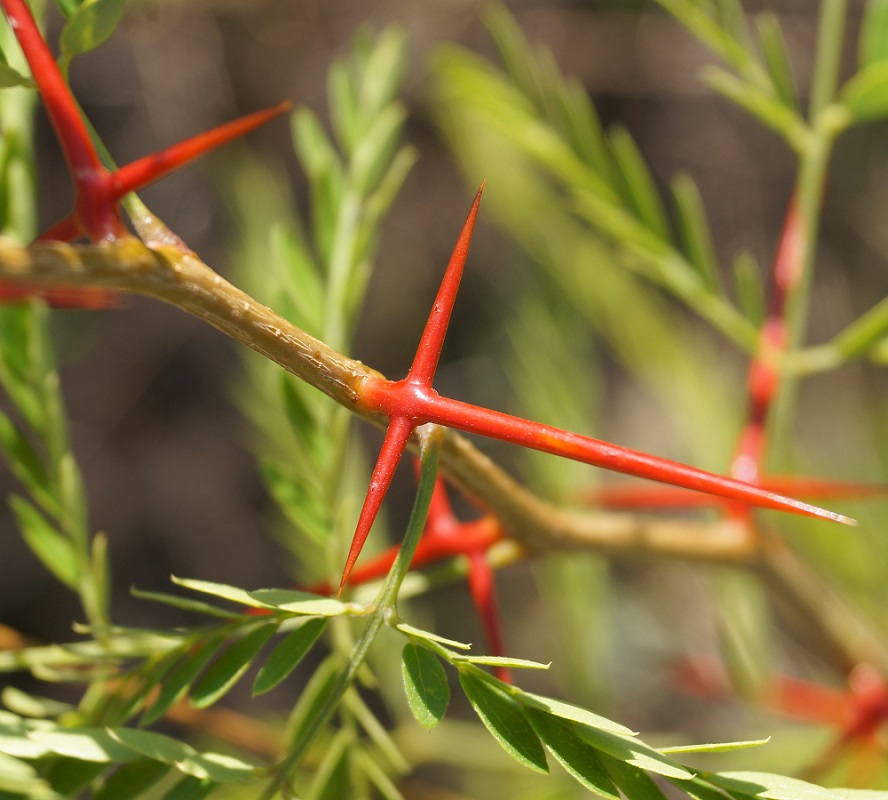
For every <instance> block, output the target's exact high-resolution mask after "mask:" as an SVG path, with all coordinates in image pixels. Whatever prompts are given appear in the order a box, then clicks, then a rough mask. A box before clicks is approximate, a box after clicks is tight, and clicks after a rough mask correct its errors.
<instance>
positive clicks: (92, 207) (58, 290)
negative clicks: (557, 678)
mask: <svg viewBox="0 0 888 800" xmlns="http://www.w3.org/2000/svg"><path fill="white" fill-rule="evenodd" d="M0 5H2V7H3V9H4V11H5V12H6V15H7V17H8V18H9V21H10V24H11V26H12V29H13V31H14V32H15V35H16V37H17V39H18V41H19V44H20V46H21V48H22V51H23V52H24V55H25V57H26V59H27V61H28V63H29V65H30V68H31V73H32V75H33V76H34V81H35V83H36V85H37V87H38V90H39V91H40V94H41V96H42V98H43V102H44V105H45V107H46V110H47V113H48V114H49V118H50V120H51V122H52V124H53V126H54V128H55V131H56V134H57V136H58V138H59V141H60V143H61V146H62V149H63V151H64V155H65V158H66V160H67V163H68V167H69V170H70V172H71V175H72V178H73V181H74V186H75V192H76V199H75V205H74V210H73V211H72V212H71V214H69V215H68V216H67V217H65V218H64V219H63V220H62V221H61V222H58V223H57V224H56V225H54V226H53V227H51V228H50V229H49V230H48V231H46V232H45V233H43V234H42V235H41V236H40V237H39V238H38V241H74V240H76V239H80V238H84V237H85V238H88V239H90V240H92V241H112V240H115V239H119V238H122V237H126V236H129V235H130V234H129V233H128V231H127V229H126V226H125V225H124V222H123V219H122V215H121V211H120V203H121V200H122V199H123V198H124V196H125V195H127V194H128V193H130V192H134V191H137V190H139V189H141V188H143V187H145V186H146V185H147V184H149V183H151V182H153V181H155V180H157V179H158V178H161V177H163V176H165V175H167V174H168V173H169V172H171V171H173V170H175V169H178V168H179V167H181V166H182V165H184V164H185V163H187V162H189V161H191V160H193V159H194V158H196V157H197V156H199V155H201V154H203V153H206V152H208V151H209V150H212V149H214V148H216V147H219V146H220V145H222V144H225V143H227V142H228V141H230V140H232V139H234V138H235V137H238V136H241V135H243V134H245V133H247V132H249V131H251V130H253V129H254V128H256V127H258V126H259V125H261V124H263V123H265V122H267V121H268V120H270V119H272V118H274V117H276V116H278V115H279V114H281V113H283V112H285V111H287V110H288V109H289V108H290V107H291V104H290V103H281V104H279V105H277V106H274V107H272V108H269V109H267V110H264V111H260V112H257V113H254V114H251V115H249V116H246V117H244V118H242V119H240V120H237V121H234V122H231V123H228V124H227V125H223V126H221V127H219V128H216V129H214V130H212V131H209V132H207V133H203V134H200V135H199V136H196V137H193V138H191V139H188V140H186V141H184V142H182V143H180V144H177V145H174V146H172V147H170V148H167V149H165V150H162V151H161V152H159V153H156V154H154V155H151V156H147V157H145V158H141V159H139V160H138V161H135V162H133V163H131V164H129V165H127V166H124V167H121V168H119V169H114V170H112V169H109V168H107V167H106V166H105V165H104V164H103V163H102V160H101V158H100V157H99V155H98V152H97V150H96V148H95V146H94V145H93V142H92V140H91V138H90V134H89V132H88V129H87V126H86V124H85V122H84V120H83V118H82V116H81V113H80V110H79V108H78V106H77V103H76V101H75V100H74V98H73V96H72V95H71V92H70V89H69V87H68V85H67V83H66V81H65V78H64V77H63V75H62V73H61V71H60V70H59V68H58V66H57V65H56V62H55V59H54V58H53V56H52V53H51V52H50V50H49V48H48V46H47V45H46V42H45V41H44V39H43V37H42V36H41V34H40V31H39V29H38V27H37V25H36V23H35V21H34V18H33V17H32V15H31V13H30V11H29V9H28V7H27V5H26V3H25V0H0ZM482 189H483V185H482ZM480 199H481V189H479V191H478V194H477V196H476V197H475V201H474V203H473V204H472V208H471V210H470V212H469V215H468V218H467V220H466V222H465V225H464V226H463V229H462V232H461V234H460V236H459V239H458V240H457V243H456V247H455V249H454V251H453V255H452V256H451V259H450V262H449V264H448V266H447V270H446V272H445V274H444V279H443V281H442V284H441V287H440V290H439V292H438V296H437V298H436V299H435V303H434V305H433V307H432V311H431V314H430V316H429V319H428V322H427V323H426V327H425V330H424V332H423V335H422V337H421V339H420V343H419V346H418V348H417V351H416V356H415V358H414V361H413V364H412V366H411V367H410V370H409V372H408V374H407V377H406V378H404V379H403V380H400V381H389V380H385V379H384V378H381V377H379V378H367V379H365V380H364V381H363V383H362V384H361V386H360V388H359V389H358V396H359V405H360V406H361V407H362V409H364V410H366V411H368V412H371V413H377V414H383V415H385V416H386V417H388V419H389V420H390V422H389V426H388V430H387V432H386V435H385V440H384V442H383V445H382V449H381V451H380V454H379V458H378V460H377V462H376V466H375V469H374V471H373V475H372V478H371V481H370V487H369V489H368V492H367V496H366V499H365V502H364V506H363V508H362V510H361V514H360V518H359V520H358V523H357V528H356V531H355V535H354V538H353V541H352V545H351V549H350V551H349V554H348V558H347V560H346V565H345V569H344V571H343V575H342V579H341V581H340V584H339V591H340V592H341V591H342V589H343V587H344V586H345V584H346V581H347V580H348V578H349V575H350V573H351V571H352V568H353V567H354V565H355V562H356V560H357V558H358V555H359V553H360V551H361V548H362V546H363V544H364V541H365V540H366V538H367V535H368V534H369V532H370V528H371V526H372V524H373V521H374V519H375V518H376V514H377V512H378V510H379V507H380V505H381V503H382V500H383V498H384V496H385V494H386V491H387V490H388V487H389V484H390V483H391V480H392V477H393V475H394V472H395V469H396V467H397V465H398V463H399V461H400V458H401V456H402V455H403V453H404V450H405V448H406V444H407V441H408V439H409V437H410V435H411V433H412V431H413V429H414V428H416V427H417V426H418V425H422V424H425V423H435V424H439V425H444V426H447V427H451V428H456V429H459V430H463V431H467V432H470V433H477V434H481V435H483V436H488V437H491V438H495V439H501V440H503V441H508V442H513V443H515V444H519V445H521V446H524V447H530V448H533V449H536V450H541V451H544V452H548V453H552V454H555V455H560V456H563V457H567V458H571V459H574V460H577V461H581V462H585V463H587V464H592V465H594V466H599V467H603V468H605V469H610V470H614V471H617V472H622V473H626V474H630V475H635V476H638V477H642V478H648V479H651V480H654V481H660V482H663V483H668V484H672V485H674V486H678V487H682V488H683V489H684V490H693V492H694V493H698V494H688V493H687V492H681V493H676V490H674V489H673V490H669V491H670V492H672V494H669V495H667V496H666V497H664V498H663V499H664V500H665V501H666V502H667V503H668V504H677V503H681V504H683V505H688V504H690V505H694V504H697V503H698V502H700V498H702V497H703V495H701V494H699V493H705V494H708V495H713V496H716V497H718V498H722V499H723V500H725V501H729V502H731V503H739V504H743V505H745V506H759V507H762V508H770V509H778V510H785V511H791V512H794V513H798V514H803V515H806V516H810V517H819V518H822V519H827V520H832V521H836V522H843V523H851V524H853V520H850V519H849V518H847V517H845V516H842V515H841V514H836V513H834V512H832V511H826V510H824V509H822V508H819V507H817V506H813V505H810V504H808V503H804V502H801V501H799V500H794V499H790V498H789V497H786V496H784V495H783V494H782V493H780V492H782V491H789V492H794V491H799V492H805V491H810V492H811V493H812V494H816V495H818V496H822V497H826V496H833V497H835V496H849V495H854V494H863V493H866V492H868V491H871V489H870V487H855V486H850V485H848V484H838V483H831V482H805V481H800V480H794V479H786V480H784V481H783V482H771V481H768V480H762V481H760V482H759V484H757V485H756V484H751V483H745V482H743V481H739V480H735V479H733V478H728V477H724V476H720V475H716V474H713V473H708V472H704V471H702V470H698V469H695V468H693V467H689V466H685V465H683V464H679V463H676V462H673V461H668V460H665V459H662V458H657V457H655V456H651V455H647V454H644V453H639V452H636V451H633V450H629V449H626V448H623V447H620V446H618V445H613V444H608V443H606V442H602V441H599V440H596V439H591V438H589V437H585V436H580V435H578V434H575V433H570V432H567V431H563V430H559V429H557V428H552V427H549V426H546V425H542V424H540V423H536V422H531V421H528V420H524V419H520V418H518V417H513V416H509V415H507V414H502V413H500V412H497V411H492V410H489V409H486V408H482V407H478V406H473V405H469V404H467V403H462V402H460V401H457V400H452V399H450V398H446V397H442V396H440V395H439V394H438V393H437V392H436V391H435V390H434V389H433V388H432V380H433V377H434V374H435V370H436V368H437V365H438V359H439V356H440V353H441V348H442V345H443V342H444V336H445V333H446V331H447V326H448V323H449V321H450V315H451V310H452V308H453V304H454V302H455V300H456V294H457V290H458V287H459V282H460V279H461V276H462V271H463V267H464V264H465V260H466V256H467V255H468V250H469V244H470V241H471V237H472V231H473V228H474V225H475V220H476V217H477V214H478V206H479V203H480ZM133 222H134V224H135V226H136V227H137V228H139V225H140V222H142V223H144V222H145V220H139V219H134V220H133ZM166 243H167V244H169V242H166ZM176 244H177V245H178V246H179V247H181V248H182V249H183V251H186V252H187V247H186V246H185V245H184V244H183V243H181V242H176ZM35 294H36V295H40V296H42V297H44V298H45V299H46V300H47V301H48V302H49V303H50V304H53V305H57V306H68V307H87V308H98V307H102V306H108V305H114V304H115V303H116V298H115V296H114V295H113V294H112V293H109V292H108V291H105V290H101V289H88V288H82V287H77V288H72V287H68V288H66V287H62V286H60V287H53V288H50V289H45V288H44V289H37V288H36V287H27V286H22V285H10V284H0V300H5V301H11V300H16V299H21V298H23V297H26V296H30V295H35ZM436 497H437V499H436V501H435V504H434V506H433V508H432V512H431V514H430V521H429V525H428V529H427V532H426V535H425V536H424V540H423V542H422V543H421V544H420V548H419V550H418V551H417V555H416V559H415V560H414V564H415V565H418V564H420V563H427V562H428V561H432V560H436V559H439V558H444V557H450V556H454V555H457V554H463V555H465V556H467V557H468V558H469V560H470V564H471V567H470V579H469V580H470V585H471V586H472V587H473V596H474V598H475V601H476V603H477V604H478V606H479V610H480V612H481V615H482V619H484V621H485V627H486V628H487V633H488V636H489V638H490V645H491V647H492V649H493V650H494V652H498V653H501V652H502V642H501V637H500V634H499V628H498V625H497V624H496V614H495V608H494V601H493V594H492V591H491V578H490V569H489V566H488V565H487V562H486V558H485V553H486V551H487V549H488V548H489V547H490V545H491V544H492V543H493V542H494V541H496V540H497V539H498V538H500V537H501V536H502V535H503V532H502V530H501V528H500V526H499V524H498V523H497V522H496V520H494V519H492V518H484V519H482V520H480V521H477V522H473V523H459V522H458V521H457V520H456V519H455V518H454V517H453V515H452V513H451V512H450V511H449V507H448V506H447V505H446V498H445V497H444V495H443V490H442V489H441V487H439V489H438V493H437V495H436ZM635 499H636V502H637V503H638V504H642V503H643V501H644V494H643V493H642V494H636V495H635ZM391 558H392V555H391V553H388V554H384V555H383V556H382V557H381V559H379V560H377V561H375V562H374V564H373V565H368V569H364V570H361V571H360V574H359V575H356V576H355V577H359V578H361V579H363V580H368V579H370V578H372V577H377V576H378V575H379V574H381V572H383V571H384V570H385V569H386V568H387V564H389V563H390V561H391Z"/></svg>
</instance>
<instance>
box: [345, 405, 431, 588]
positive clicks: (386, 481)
mask: <svg viewBox="0 0 888 800" xmlns="http://www.w3.org/2000/svg"><path fill="white" fill-rule="evenodd" d="M413 427H414V423H413V422H411V420H409V419H408V418H407V417H392V420H391V422H390V423H389V427H388V430H387V431H386V434H385V440H384V441H383V443H382V448H381V449H380V451H379V458H377V459H376V466H375V467H374V468H373V475H372V476H371V477H370V487H369V488H368V489H367V496H366V497H365V498H364V505H363V507H362V508H361V515H360V517H358V525H357V527H356V528H355V535H354V536H353V537H352V542H351V547H350V548H349V551H348V557H347V558H346V560H345V569H344V570H343V571H342V579H341V580H340V582H339V592H338V594H342V590H343V588H345V583H346V581H347V580H348V576H349V574H350V573H351V571H352V567H354V565H355V561H357V560H358V556H359V555H360V554H361V549H362V548H363V547H364V542H366V541H367V536H368V535H369V534H370V528H372V527H373V522H374V520H375V519H376V515H377V514H378V513H379V507H380V506H381V505H382V501H383V499H384V498H385V495H386V492H387V491H388V488H389V486H390V484H391V482H392V477H393V476H394V474H395V470H396V469H397V468H398V462H399V461H400V460H401V456H402V455H403V453H404V448H405V447H406V446H407V439H409V438H410V432H411V431H412V430H413Z"/></svg>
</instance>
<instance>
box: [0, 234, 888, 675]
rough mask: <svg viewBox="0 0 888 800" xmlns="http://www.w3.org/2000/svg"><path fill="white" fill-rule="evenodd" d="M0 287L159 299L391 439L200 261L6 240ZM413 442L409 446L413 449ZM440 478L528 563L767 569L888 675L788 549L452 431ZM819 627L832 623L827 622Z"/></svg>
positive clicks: (313, 347) (353, 395) (129, 244)
mask: <svg viewBox="0 0 888 800" xmlns="http://www.w3.org/2000/svg"><path fill="white" fill-rule="evenodd" d="M0 280H2V281H8V282H11V283H21V284H26V285H29V286H53V287H58V286H70V287H87V286H89V287H97V288H103V289H109V290H112V291H117V292H127V293H131V294H140V295H144V296H147V297H152V298H154V299H156V300H162V301H164V302H166V303H169V304H171V305H174V306H176V307H177V308H180V309H182V310H183V311H187V312H189V313H190V314H193V315H194V316H196V317H198V318H199V319H201V320H203V321H204V322H207V323H209V324H210V325H213V326H214V327H216V328H218V329H219V330H220V331H222V332H223V333H226V334H227V335H229V336H231V337H232V338H234V339H236V340H237V341H239V342H241V343H243V344H245V345H247V346H248V347H250V348H252V349H253V350H255V351H257V352H259V353H261V354H262V355H264V356H266V357H267V358H269V359H271V360H272V361H274V362H275V363H276V364H278V365H280V366H281V367H283V368H284V369H286V370H288V371H289V372H291V373H293V374H294V375H296V376H297V377H299V378H301V379H302V380H304V381H306V382H307V383H308V384H310V385H311V386H314V387H315V388H316V389H319V390H320V391H322V392H323V393H324V394H326V395H327V396H328V397H330V398H331V399H333V400H335V401H336V402H337V403H339V404H340V405H343V406H345V407H346V408H347V409H349V410H350V411H352V412H353V413H355V414H357V415H359V416H361V417H363V418H364V419H366V420H367V421H369V422H371V423H373V424H375V425H377V426H378V427H380V428H384V427H386V425H387V422H388V420H387V418H386V417H385V416H383V415H372V414H368V413H367V412H366V409H365V408H363V407H361V406H359V404H358V401H357V397H358V388H359V387H360V385H361V383H362V382H363V381H365V380H367V379H370V378H372V379H377V380H378V379H380V378H381V376H380V374H379V373H378V372H376V371H375V370H373V369H370V368H369V367H367V366H365V365H364V364H362V363H361V362H360V361H355V360H354V359H351V358H348V357H347V356H344V355H342V354H341V353H339V352H337V351H335V350H333V349H332V348H330V347H328V346H327V345H325V344H324V343H323V342H321V341H319V340H317V339H315V338H314V337H312V336H310V335H308V334H307V333H306V332H305V331H303V330H301V329H300V328H297V327H296V326H295V325H293V324H292V323H290V322H288V321H287V320H285V319H284V318H283V317H281V316H279V315H278V314H276V313H275V312H274V311H272V310H271V309H269V308H267V307H266V306H264V305H262V304H261V303H258V302H257V301H256V300H254V299H253V298H252V297H250V296H249V295H248V294H246V293H245V292H243V291H241V290H240V289H238V288H237V287H235V286H233V285H232V284H230V283H229V282H228V281H226V280H225V279H224V278H222V277H221V276H220V275H218V274H217V273H216V272H214V271H213V270H212V269H211V268H210V267H208V266H207V265H206V264H204V263H203V262H202V261H201V260H200V259H198V258H197V257H196V256H195V255H193V254H189V253H183V252H182V251H181V250H179V249H178V248H175V247H172V246H167V245H157V246H154V247H151V248H149V247H146V246H145V245H144V244H142V243H141V242H139V241H138V240H137V239H135V238H128V239H124V240H120V241H117V242H110V243H103V244H99V245H86V246H72V245H68V244H63V243H49V242H47V243H38V244H34V245H32V246H30V247H28V248H25V247H22V246H21V245H19V244H16V243H14V242H12V241H11V240H9V239H3V238H0ZM415 444H416V443H415V441H414V440H411V446H415ZM441 467H442V469H443V471H444V473H445V474H446V476H447V477H448V478H449V479H450V480H451V481H453V482H454V483H455V484H456V485H457V486H459V488H460V489H462V490H463V491H465V492H466V493H467V494H468V495H470V496H472V497H474V498H475V499H476V500H477V501H478V502H479V504H481V505H482V506H483V507H485V508H486V509H488V510H489V511H490V512H491V513H492V514H494V515H495V516H496V517H497V518H498V519H499V520H500V521H501V523H502V525H503V527H504V528H505V530H506V531H508V533H509V535H510V536H511V537H512V538H513V539H514V540H515V541H516V542H518V543H519V544H520V545H521V546H522V547H523V548H525V549H526V550H527V551H528V552H530V553H539V552H544V551H549V550H595V551H598V552H603V553H607V554H609V555H612V556H643V555H649V556H660V557H663V556H666V557H672V558H679V559H682V560H688V561H703V562H709V563H715V564H726V565H737V566H748V567H751V568H755V569H758V570H760V571H761V572H762V573H763V574H764V575H765V576H766V577H767V578H768V580H769V583H770V584H771V585H772V586H774V588H775V589H776V592H777V594H778V596H781V597H783V598H784V599H786V600H787V604H788V605H789V606H790V607H792V608H794V609H796V610H798V611H800V612H801V613H800V614H799V615H798V616H799V617H800V618H802V619H805V620H806V624H807V625H809V626H812V625H813V626H816V627H818V628H819V629H820V631H819V634H818V637H817V639H816V641H818V642H819V643H820V645H821V652H822V653H823V654H824V657H825V658H826V659H827V660H828V661H830V662H831V663H832V664H833V665H834V666H836V667H837V668H838V669H840V670H841V671H842V672H845V671H846V670H847V668H848V665H850V664H856V663H860V662H861V661H868V662H870V663H874V664H875V665H876V666H881V667H886V666H888V655H886V654H885V653H884V652H882V651H881V650H880V649H879V648H875V647H873V646H871V645H870V643H869V642H868V641H865V640H864V639H863V638H861V637H860V636H859V629H858V626H856V625H855V624H854V623H853V620H852V619H851V618H850V614H849V612H848V611H847V610H846V609H843V608H840V607H839V606H838V605H837V604H836V603H834V602H833V600H832V595H829V594H828V593H824V592H823V591H822V590H821V587H820V584H819V581H817V580H816V578H815V577H814V576H813V575H812V574H811V573H810V571H809V570H808V568H807V567H806V566H805V565H804V564H803V563H802V562H801V561H799V560H798V558H797V557H796V556H795V554H794V553H792V552H791V551H790V550H788V549H786V548H778V549H777V550H775V547H776V546H774V545H773V543H772V546H765V545H761V546H760V545H757V544H755V543H752V542H750V541H749V540H748V539H747V538H746V537H744V536H743V535H742V526H740V525H739V523H736V522H732V521H724V522H717V523H705V522H700V521H690V520H659V519H650V518H645V517H643V516H636V515H631V514H620V513H615V512H602V511H577V510H567V509H562V508H558V507H556V506H553V505H552V504H550V503H547V502H546V501H544V500H542V499H541V498H539V497H537V496H536V495H534V494H533V493H532V492H530V491H529V490H528V489H527V488H526V487H524V486H522V485H521V484H520V483H518V482H517V481H515V480H514V479H513V478H511V477H510V476H509V475H508V474H507V473H506V472H504V471H503V470H502V469H501V468H500V467H498V466H497V465H496V464H495V463H494V462H493V461H492V460H491V459H489V458H488V457H487V456H485V455H484V454H483V453H481V452H480V451H479V450H478V449H477V448H475V446H474V445H472V444H471V443H470V442H469V441H468V440H467V439H466V438H465V437H463V436H461V435H460V434H457V433H454V432H453V431H450V430H447V431H446V432H445V437H444V442H443V445H442V449H441ZM820 620H826V622H823V623H821V622H820Z"/></svg>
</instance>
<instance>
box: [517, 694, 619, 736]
mask: <svg viewBox="0 0 888 800" xmlns="http://www.w3.org/2000/svg"><path fill="white" fill-rule="evenodd" d="M519 698H520V700H521V702H522V703H523V704H524V705H525V706H528V707H530V708H537V709H539V710H541V711H545V712H546V713H547V714H554V715H555V716H556V717H561V718H562V719H566V720H572V721H573V722H579V723H581V724H582V725H588V726H590V727H592V728H600V729H601V730H603V731H608V732H610V733H616V734H619V735H620V736H635V732H634V731H632V730H630V729H629V728H627V727H626V726H625V725H621V724H620V723H619V722H614V721H613V720H610V719H607V718H606V717H601V716H599V715H598V714H593V713H592V712H591V711H586V709H584V708H580V707H579V706H574V705H571V704H570V703H563V702H561V701H560V700H553V699H552V698H550V697H541V696H540V695H536V694H530V693H529V692H521V694H520V695H519Z"/></svg>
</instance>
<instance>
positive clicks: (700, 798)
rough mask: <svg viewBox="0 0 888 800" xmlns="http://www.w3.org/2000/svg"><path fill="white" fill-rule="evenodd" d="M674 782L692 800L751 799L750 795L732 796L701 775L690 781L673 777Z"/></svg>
mask: <svg viewBox="0 0 888 800" xmlns="http://www.w3.org/2000/svg"><path fill="white" fill-rule="evenodd" d="M672 783H674V784H675V785H676V786H677V787H678V788H679V789H681V790H682V791H683V792H686V793H687V795H688V796H689V797H690V798H691V800H750V799H749V796H748V795H741V794H739V793H738V794H734V795H731V798H729V797H728V795H727V794H726V793H725V792H723V791H722V790H721V789H719V788H717V787H715V786H713V785H712V784H711V783H708V782H707V781H705V780H704V779H702V778H700V777H696V778H692V779H691V780H689V781H679V780H676V779H675V778H672Z"/></svg>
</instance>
